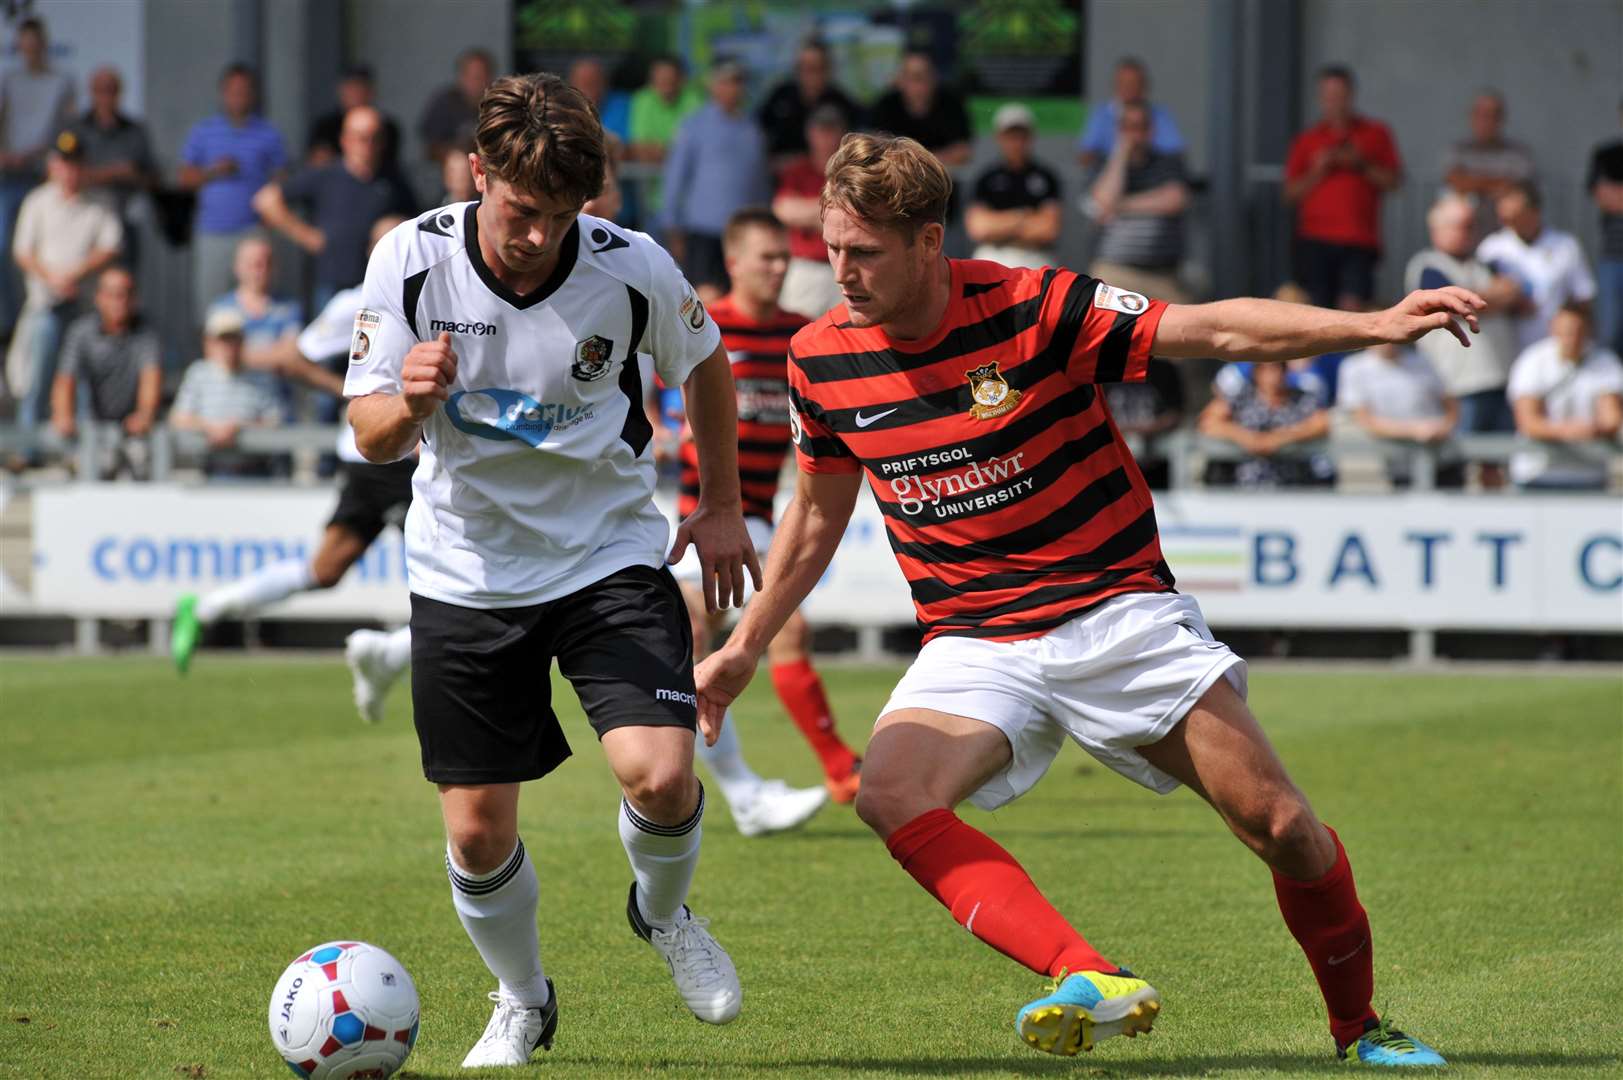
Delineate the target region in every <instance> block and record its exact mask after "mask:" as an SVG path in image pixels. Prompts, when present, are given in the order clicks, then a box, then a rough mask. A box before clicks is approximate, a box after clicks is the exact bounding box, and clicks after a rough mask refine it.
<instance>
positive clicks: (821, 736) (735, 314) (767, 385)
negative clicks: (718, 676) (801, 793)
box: [677, 207, 860, 803]
mask: <svg viewBox="0 0 1623 1080" xmlns="http://www.w3.org/2000/svg"><path fill="white" fill-rule="evenodd" d="M722 248H723V252H724V254H725V256H726V259H727V273H728V275H729V277H730V278H731V280H732V283H733V289H732V292H730V293H728V294H727V295H726V296H724V297H722V298H721V299H720V300H718V301H716V302H715V303H714V304H712V305H710V308H709V311H710V318H711V320H712V321H713V322H715V324H716V329H718V330H720V331H721V343H722V346H723V347H725V348H726V350H727V355H728V357H730V358H731V360H732V370H733V385H734V386H735V387H736V388H737V390H738V472H739V487H740V490H742V492H743V495H744V523H745V525H746V526H748V528H749V530H750V537H751V539H752V541H753V542H754V544H755V549H756V551H765V550H767V547H768V546H769V545H770V544H771V543H772V513H773V511H772V501H773V499H774V498H776V497H777V494H778V478H779V475H780V474H781V473H782V471H783V459H784V456H785V455H786V454H788V452H789V374H788V364H787V355H788V352H789V339H790V338H791V337H792V336H794V333H795V331H797V330H799V329H800V328H801V327H803V326H805V325H806V324H807V323H808V322H810V320H809V319H807V318H805V317H804V316H801V315H797V314H795V313H794V312H792V311H785V310H783V309H782V308H780V307H779V306H778V297H779V295H780V294H781V293H782V292H783V281H784V277H785V276H786V274H787V272H788V267H789V233H788V230H787V229H786V228H785V227H784V225H783V223H782V222H781V221H779V220H778V219H777V217H776V216H774V215H773V213H772V211H771V210H768V209H765V208H764V207H751V208H745V209H743V210H740V211H738V212H737V213H736V214H734V215H733V216H732V218H731V219H730V220H729V221H728V222H727V228H726V231H725V232H724V233H723V235H722ZM681 458H682V486H681V495H680V498H679V501H678V503H677V512H678V514H679V515H680V516H685V515H687V514H690V513H692V511H693V508H694V507H696V506H698V504H699V455H698V449H697V447H696V446H695V445H694V443H693V439H692V437H691V432H688V431H686V430H684V432H683V440H682V448H681ZM685 569H691V571H692V572H691V573H684V570H685ZM698 569H699V568H698V564H697V562H695V561H693V560H689V561H688V562H685V563H683V564H682V565H681V566H680V567H678V569H677V580H678V581H679V582H681V583H682V592H683V594H684V595H685V596H686V597H687V602H688V613H689V614H690V615H691V616H692V617H693V654H694V658H695V659H696V660H697V659H702V658H704V657H705V656H706V655H708V654H709V652H710V643H711V641H712V640H714V638H715V634H716V632H717V631H718V630H719V629H720V627H721V623H722V621H723V620H724V619H725V614H724V613H722V612H717V613H715V614H710V615H707V614H706V613H705V606H704V597H703V595H702V594H701V593H700V592H699V589H698ZM810 650H811V627H810V626H809V625H808V624H807V622H806V617H805V616H804V615H802V614H801V613H800V611H799V609H796V610H795V611H793V612H791V613H790V615H789V618H788V621H787V622H785V623H784V625H783V629H782V630H780V631H779V632H778V633H777V635H776V636H774V637H773V638H772V640H771V642H770V643H768V645H767V648H766V655H767V663H768V664H769V666H770V667H771V672H772V686H773V688H774V689H776V690H777V692H778V700H779V701H781V702H782V703H783V708H784V711H786V712H787V713H788V714H789V716H790V717H791V718H792V719H793V720H794V722H795V726H796V727H797V728H799V729H800V733H801V734H802V735H804V736H805V737H806V742H807V743H809V744H810V745H811V748H812V750H813V752H815V753H816V754H817V759H818V761H819V762H821V764H822V766H823V778H824V784H825V785H826V786H827V788H828V793H829V796H830V797H831V798H833V799H834V801H836V802H842V803H848V802H851V801H852V800H853V799H855V798H856V796H857V786H858V783H859V776H860V774H859V773H858V771H857V769H858V766H859V765H860V761H859V759H858V758H857V756H856V754H855V753H853V752H852V750H851V748H850V747H849V746H847V745H846V744H845V742H844V740H842V739H841V738H840V736H839V734H838V733H837V732H836V731H835V729H834V713H833V710H832V709H831V708H830V707H829V703H828V695H827V694H825V693H824V691H823V680H822V679H820V678H819V677H818V675H817V672H816V670H815V669H814V668H813V667H812V665H811V651H810ZM728 726H731V718H730V717H729V720H728ZM722 738H723V739H726V731H725V729H724V730H723V736H722ZM717 745H718V746H720V745H721V743H719V742H718V744H717ZM713 749H714V748H712V751H708V752H707V751H701V752H700V755H701V757H703V758H704V760H705V762H706V764H708V765H710V767H711V771H713V772H717V775H718V778H720V776H721V773H720V772H719V771H718V769H717V764H716V763H715V762H714V761H713V760H712V756H713ZM724 767H725V766H724Z"/></svg>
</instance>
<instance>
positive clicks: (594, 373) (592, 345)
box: [569, 334, 614, 382]
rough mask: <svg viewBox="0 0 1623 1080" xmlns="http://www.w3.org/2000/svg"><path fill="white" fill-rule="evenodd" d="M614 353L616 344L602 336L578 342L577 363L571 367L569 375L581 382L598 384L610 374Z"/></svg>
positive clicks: (576, 350)
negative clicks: (598, 381) (610, 363)
mask: <svg viewBox="0 0 1623 1080" xmlns="http://www.w3.org/2000/svg"><path fill="white" fill-rule="evenodd" d="M613 353H614V342H612V341H610V340H609V339H608V338H606V337H603V336H602V335H600V334H593V335H592V336H591V337H589V338H587V339H586V340H585V341H577V342H575V362H574V363H573V364H570V365H569V374H571V375H573V376H574V377H575V378H577V379H579V380H580V381H581V382H596V381H597V380H598V379H601V378H602V377H603V376H605V375H607V374H608V373H609V357H610V356H611V355H613Z"/></svg>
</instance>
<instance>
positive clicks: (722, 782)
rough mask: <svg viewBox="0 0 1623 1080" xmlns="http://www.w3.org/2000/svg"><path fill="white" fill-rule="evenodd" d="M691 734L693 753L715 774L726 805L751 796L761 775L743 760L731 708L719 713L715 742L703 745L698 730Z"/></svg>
mask: <svg viewBox="0 0 1623 1080" xmlns="http://www.w3.org/2000/svg"><path fill="white" fill-rule="evenodd" d="M695 738H696V740H697V741H696V742H694V744H693V756H694V757H696V758H698V759H699V761H701V762H702V763H703V764H704V767H705V768H706V769H709V770H710V775H711V776H713V777H715V780H716V783H717V785H719V786H720V788H721V797H722V798H724V799H726V800H727V805H728V806H733V805H736V804H738V803H740V802H748V801H749V800H750V799H751V798H753V797H754V795H755V790H756V789H757V788H758V787H760V786H761V778H760V777H759V776H757V775H756V774H755V770H754V769H752V768H750V767H749V763H748V762H747V761H745V760H744V748H743V746H741V745H740V744H739V741H738V724H736V723H735V722H734V721H733V710H731V709H728V710H727V712H726V715H725V716H723V717H722V721H721V734H720V735H718V736H716V745H714V746H706V745H705V744H704V735H702V734H696V735H695Z"/></svg>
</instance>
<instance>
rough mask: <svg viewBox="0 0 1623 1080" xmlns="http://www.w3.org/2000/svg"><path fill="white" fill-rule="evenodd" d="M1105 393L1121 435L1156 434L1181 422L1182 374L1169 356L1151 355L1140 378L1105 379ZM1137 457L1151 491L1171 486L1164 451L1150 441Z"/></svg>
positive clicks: (1107, 403)
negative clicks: (1159, 357)
mask: <svg viewBox="0 0 1623 1080" xmlns="http://www.w3.org/2000/svg"><path fill="white" fill-rule="evenodd" d="M1104 393H1105V404H1106V405H1108V406H1109V407H1110V415H1111V418H1112V419H1114V420H1115V421H1116V427H1117V429H1118V430H1119V431H1120V432H1121V433H1122V434H1123V435H1143V436H1146V437H1148V436H1152V435H1159V434H1161V433H1162V432H1164V431H1171V430H1173V429H1174V428H1176V427H1177V426H1178V425H1179V424H1181V423H1183V407H1184V397H1183V378H1182V376H1180V375H1179V373H1178V367H1177V365H1176V364H1173V363H1172V362H1171V361H1169V360H1161V359H1158V358H1156V357H1151V358H1150V367H1149V372H1148V374H1147V375H1145V377H1144V381H1143V382H1120V383H1107V384H1105V386H1104ZM1136 460H1137V461H1138V468H1139V471H1140V472H1142V473H1143V474H1144V482H1145V483H1147V484H1148V485H1149V486H1150V489H1151V490H1152V491H1164V490H1166V488H1168V487H1169V486H1171V485H1170V479H1171V477H1170V475H1169V474H1170V467H1169V464H1168V462H1167V458H1166V455H1165V454H1158V453H1156V448H1155V445H1154V443H1153V442H1152V443H1150V444H1148V445H1147V446H1146V447H1145V452H1143V453H1140V454H1139V455H1138V456H1137V458H1136Z"/></svg>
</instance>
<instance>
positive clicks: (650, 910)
mask: <svg viewBox="0 0 1623 1080" xmlns="http://www.w3.org/2000/svg"><path fill="white" fill-rule="evenodd" d="M703 817H704V785H703V784H701V785H699V805H698V806H697V807H696V808H695V809H694V811H693V816H692V817H690V818H688V819H687V820H686V821H684V822H682V823H681V824H680V825H659V824H656V823H654V822H652V821H649V820H648V819H647V818H644V817H643V816H642V815H641V814H639V813H637V811H635V810H633V809H632V808H631V803H629V802H628V801H626V800H625V799H621V800H620V843H622V844H624V845H625V849H626V858H628V859H630V860H631V872H632V873H633V874H635V875H636V877H637V910H638V911H639V912H641V913H642V917H643V921H644V922H646V923H648V925H649V926H652V927H653V928H654V929H656V930H669V929H670V928H671V927H672V926H673V925H674V924H675V922H676V916H677V913H678V912H680V911H681V910H682V902H683V901H684V900H686V899H687V896H688V886H689V885H691V884H692V883H693V871H694V870H695V869H696V868H697V867H698V865H699V838H700V836H701V834H702V833H703V832H704V830H703V829H702V828H701V827H700V824H699V823H700V821H701V819H703Z"/></svg>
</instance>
